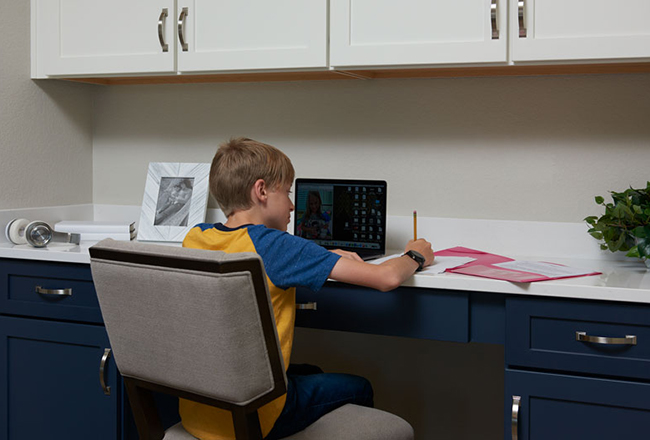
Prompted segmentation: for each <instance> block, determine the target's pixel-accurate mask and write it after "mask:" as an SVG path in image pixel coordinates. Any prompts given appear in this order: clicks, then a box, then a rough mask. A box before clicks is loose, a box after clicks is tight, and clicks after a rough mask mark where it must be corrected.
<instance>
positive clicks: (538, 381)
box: [504, 297, 650, 440]
mask: <svg viewBox="0 0 650 440" xmlns="http://www.w3.org/2000/svg"><path fill="white" fill-rule="evenodd" d="M505 353H506V366H507V368H506V374H505V405H504V414H505V420H504V424H505V428H506V429H505V438H506V439H518V440H547V439H553V440H563V439H567V440H568V439H571V440H573V439H589V440H600V439H603V440H604V439H612V440H618V439H623V438H626V439H627V438H630V439H632V438H634V439H636V438H647V437H648V429H650V380H649V379H650V307H648V306H647V305H640V304H624V303H616V302H605V301H576V300H561V299H550V298H526V297H509V298H507V299H506V350H505Z"/></svg>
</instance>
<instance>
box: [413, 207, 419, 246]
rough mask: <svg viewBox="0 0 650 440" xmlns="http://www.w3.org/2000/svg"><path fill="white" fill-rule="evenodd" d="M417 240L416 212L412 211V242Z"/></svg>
mask: <svg viewBox="0 0 650 440" xmlns="http://www.w3.org/2000/svg"><path fill="white" fill-rule="evenodd" d="M417 239H418V212H417V211H413V240H417Z"/></svg>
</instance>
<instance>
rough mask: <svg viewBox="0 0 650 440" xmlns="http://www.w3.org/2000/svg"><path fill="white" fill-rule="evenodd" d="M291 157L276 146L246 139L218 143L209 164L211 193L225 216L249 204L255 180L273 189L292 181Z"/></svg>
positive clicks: (246, 207) (293, 173) (293, 172)
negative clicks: (210, 164)
mask: <svg viewBox="0 0 650 440" xmlns="http://www.w3.org/2000/svg"><path fill="white" fill-rule="evenodd" d="M294 176H295V171H294V169H293V165H292V164H291V160H289V158H288V157H287V155H286V154H284V153H283V152H282V151H280V150H278V149H277V148H275V147H273V146H271V145H267V144H264V143H262V142H257V141H254V140H253V139H248V138H232V139H230V140H229V141H228V142H224V143H223V144H221V145H220V146H219V149H218V150H217V153H216V154H215V155H214V159H212V166H211V167H210V193H212V195H213V196H214V198H215V199H216V200H217V203H218V204H219V207H220V208H221V210H222V211H223V212H224V214H225V215H226V216H228V217H229V216H230V215H231V214H232V213H233V212H234V211H235V210H242V209H248V208H250V207H251V206H252V200H251V196H250V193H251V189H252V188H253V185H254V184H255V182H256V181H257V180H258V179H263V180H264V182H266V185H267V186H268V187H269V188H271V189H275V188H277V187H278V186H280V185H283V184H291V183H292V182H293V178H294Z"/></svg>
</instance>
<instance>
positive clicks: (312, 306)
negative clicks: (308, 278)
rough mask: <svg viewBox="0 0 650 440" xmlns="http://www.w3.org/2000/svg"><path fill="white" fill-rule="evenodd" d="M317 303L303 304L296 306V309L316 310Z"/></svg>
mask: <svg viewBox="0 0 650 440" xmlns="http://www.w3.org/2000/svg"><path fill="white" fill-rule="evenodd" d="M317 306H318V303H315V302H309V303H303V304H296V309H298V310H317Z"/></svg>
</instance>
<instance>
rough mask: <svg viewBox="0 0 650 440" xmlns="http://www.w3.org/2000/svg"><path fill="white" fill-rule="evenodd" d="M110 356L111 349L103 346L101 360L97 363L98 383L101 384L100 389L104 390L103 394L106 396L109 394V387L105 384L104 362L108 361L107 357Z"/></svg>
mask: <svg viewBox="0 0 650 440" xmlns="http://www.w3.org/2000/svg"><path fill="white" fill-rule="evenodd" d="M110 357H111V349H110V348H105V349H104V355H103V356H102V361H101V362H100V363H99V384H100V385H101V386H102V390H104V394H106V395H107V396H110V395H111V387H110V386H107V385H106V362H108V358H110Z"/></svg>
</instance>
